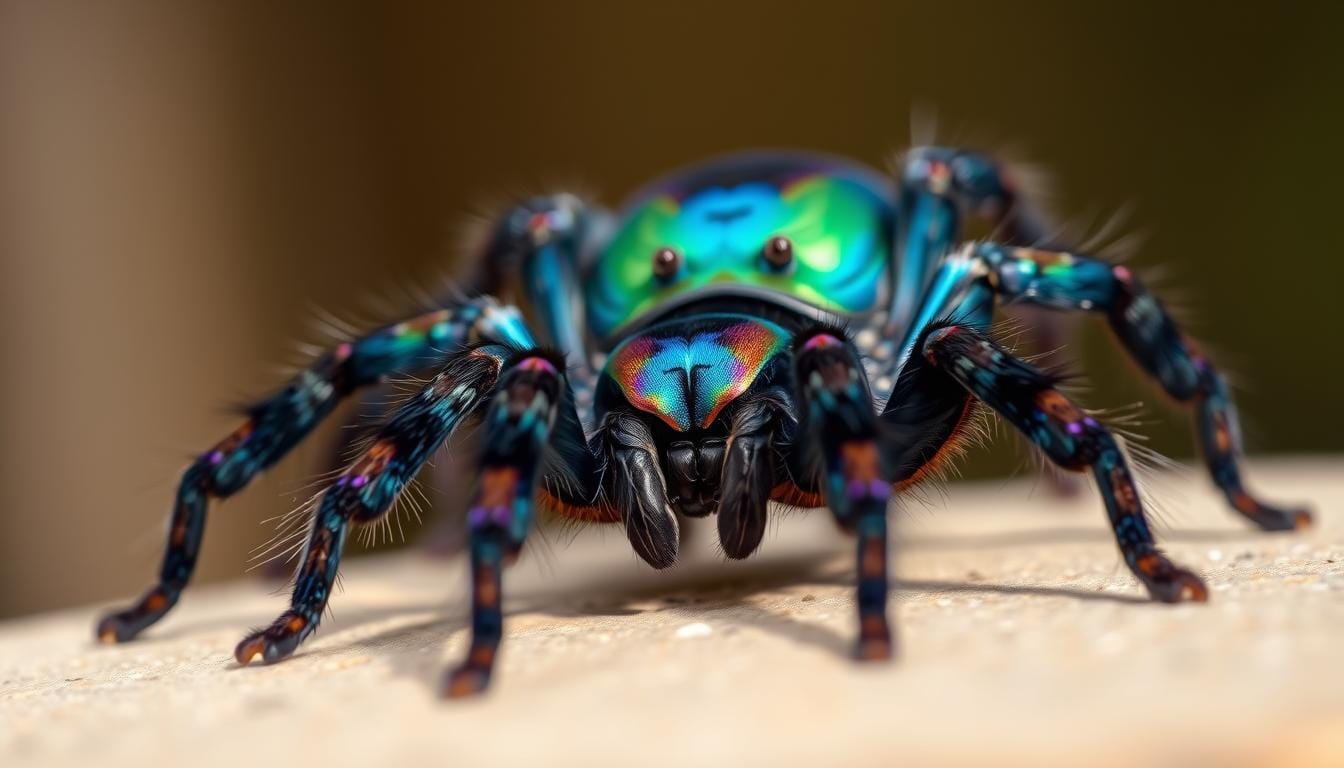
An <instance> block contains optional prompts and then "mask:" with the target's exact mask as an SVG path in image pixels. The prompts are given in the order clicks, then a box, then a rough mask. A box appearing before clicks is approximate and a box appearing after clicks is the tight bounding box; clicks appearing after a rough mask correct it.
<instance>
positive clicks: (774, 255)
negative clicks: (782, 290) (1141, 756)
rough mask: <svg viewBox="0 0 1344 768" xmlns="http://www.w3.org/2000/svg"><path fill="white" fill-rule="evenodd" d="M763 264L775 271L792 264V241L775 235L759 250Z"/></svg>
mask: <svg viewBox="0 0 1344 768" xmlns="http://www.w3.org/2000/svg"><path fill="white" fill-rule="evenodd" d="M761 256H763V257H764V258H765V263H766V264H769V265H770V266H772V267H774V268H775V269H786V268H788V266H789V265H790V264H792V263H793V241H792V240H790V239H789V238H787V237H784V236H783V235H775V236H774V237H772V238H770V239H769V240H766V241H765V247H764V248H762V249H761Z"/></svg>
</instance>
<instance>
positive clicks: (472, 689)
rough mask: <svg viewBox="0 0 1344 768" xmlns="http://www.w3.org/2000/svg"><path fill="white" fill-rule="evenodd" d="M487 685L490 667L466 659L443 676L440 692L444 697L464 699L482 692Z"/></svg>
mask: <svg viewBox="0 0 1344 768" xmlns="http://www.w3.org/2000/svg"><path fill="white" fill-rule="evenodd" d="M489 685H490V667H488V666H482V665H480V664H473V663H471V662H470V661H468V662H467V663H465V664H463V665H461V666H459V667H457V668H456V669H454V670H453V671H452V672H449V673H448V674H447V675H445V676H444V678H443V688H442V689H441V690H440V694H441V695H442V696H443V698H445V699H465V698H467V697H470V696H477V695H479V694H482V693H484V692H485V689H486V688H487V687H489Z"/></svg>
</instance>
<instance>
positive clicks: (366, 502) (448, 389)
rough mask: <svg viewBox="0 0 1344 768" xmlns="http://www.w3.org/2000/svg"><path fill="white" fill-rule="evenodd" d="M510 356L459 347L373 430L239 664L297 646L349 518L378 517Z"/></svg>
mask: <svg viewBox="0 0 1344 768" xmlns="http://www.w3.org/2000/svg"><path fill="white" fill-rule="evenodd" d="M509 354H510V352H509V350H508V349H507V348H505V347H503V346H499V345H491V346H484V347H478V348H475V349H471V350H467V351H464V352H462V353H459V354H458V355H457V356H456V357H454V358H453V359H452V360H451V361H450V362H449V363H448V364H447V366H446V367H445V368H444V370H443V371H442V372H441V373H439V374H438V375H437V376H435V377H434V378H433V379H431V380H430V382H429V384H428V385H426V386H425V388H424V389H423V390H421V391H420V393H419V394H418V395H416V396H415V397H413V398H412V399H411V400H409V401H407V402H406V403H405V404H404V405H402V406H401V407H400V408H399V409H398V410H397V412H396V413H395V414H394V415H393V416H392V418H391V419H390V420H389V421H388V422H387V423H386V424H385V425H384V426H383V427H382V428H380V429H379V430H378V432H377V434H375V435H374V437H373V441H372V443H371V444H370V445H369V447H368V449H367V450H365V452H364V453H363V454H362V455H361V456H360V457H359V458H358V459H356V460H355V462H354V463H353V464H351V465H350V466H349V467H348V468H347V469H346V470H345V471H344V472H342V473H341V475H340V476H339V477H337V478H336V480H335V482H333V483H332V485H331V487H330V488H328V489H327V490H326V491H325V492H324V493H323V494H322V497H321V500H320V501H319V502H318V507H317V514H316V515H315V517H314V518H313V526H312V531H311V533H310V534H309V539H308V544H307V546H306V548H305V549H304V552H303V555H302V560H301V562H302V566H301V567H300V569H299V573H298V576H297V577H296V580H295V582H294V592H293V596H292V598H291V600H290V608H289V610H287V611H285V612H284V613H282V614H280V616H279V617H278V618H277V619H276V620H275V621H274V622H273V623H272V624H271V626H269V627H267V628H266V629H264V630H260V631H257V632H253V633H252V634H250V635H248V636H247V637H246V638H244V639H243V641H242V642H240V643H239V644H238V647H237V649H236V650H235V651H234V656H235V657H236V658H237V659H238V663H239V664H247V663H248V662H250V661H252V660H253V659H255V658H258V657H260V658H261V660H262V661H264V662H267V663H269V662H273V661H278V660H280V659H282V658H284V657H286V656H288V655H289V654H291V653H293V652H294V649H295V648H297V647H298V645H299V643H300V642H302V641H303V639H304V638H306V637H307V636H308V635H310V634H312V632H313V630H315V629H317V625H318V623H319V622H320V621H321V620H322V612H323V610H325V608H326V605H327V599H328V598H329V597H330V596H331V587H332V584H334V583H335V580H336V570H337V567H338V566H339V564H340V559H341V551H342V548H343V547H344V545H345V539H346V536H347V534H348V533H349V529H350V525H351V523H359V522H366V521H370V520H375V519H377V518H379V517H381V516H382V515H383V514H385V513H386V512H387V510H388V509H390V508H391V506H392V502H393V501H394V500H395V499H396V497H397V494H399V493H400V492H401V490H402V488H404V487H405V486H406V484H407V483H408V482H410V480H411V479H412V478H413V477H415V475H416V473H417V472H418V471H419V470H420V467H421V466H422V465H423V464H424V462H425V460H426V459H427V458H428V457H429V455H430V453H432V452H433V451H434V450H435V449H436V448H438V446H440V445H442V444H443V443H444V441H446V440H447V439H448V437H449V436H450V435H451V434H452V431H453V429H455V428H456V427H457V425H458V424H460V423H461V421H462V419H464V418H465V417H466V416H468V415H470V414H471V413H472V412H473V411H474V410H475V409H476V407H477V406H478V405H479V404H480V403H481V401H482V400H483V399H484V398H485V396H486V395H487V394H488V393H489V392H490V390H491V389H492V388H493V387H494V384H495V381H496V379H497V377H498V376H499V371H500V368H501V367H502V366H503V364H504V361H505V360H506V359H507V358H508V355H509Z"/></svg>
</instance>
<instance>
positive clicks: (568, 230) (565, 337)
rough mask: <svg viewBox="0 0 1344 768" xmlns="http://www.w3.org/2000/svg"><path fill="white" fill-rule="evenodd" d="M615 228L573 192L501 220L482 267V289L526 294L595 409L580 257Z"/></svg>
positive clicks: (583, 400) (536, 201)
mask: <svg viewBox="0 0 1344 768" xmlns="http://www.w3.org/2000/svg"><path fill="white" fill-rule="evenodd" d="M611 229H612V222H611V214H610V213H608V212H607V211H605V210H603V209H602V208H600V207H597V206H594V205H590V204H588V203H587V202H585V201H584V200H582V199H580V198H579V197H577V196H575V195H572V194H565V193H561V194H554V195H547V196H543V197H536V198H532V199H530V200H527V201H525V202H523V203H522V204H520V205H518V206H517V207H515V208H513V209H512V210H511V211H509V212H508V213H507V214H505V215H504V216H503V217H501V218H500V221H499V224H498V226H497V227H496V228H495V230H494V232H493V234H492V236H491V239H490V242H489V243H488V245H487V247H486V251H485V258H484V259H483V261H482V268H483V274H482V275H481V280H482V285H483V286H484V287H485V289H486V291H487V292H488V293H492V294H495V295H502V296H507V295H508V292H510V291H512V290H514V289H517V288H521V290H522V293H523V295H524V296H525V297H526V298H527V301H528V302H529V303H530V304H531V305H532V307H533V308H534V309H535V310H536V314H537V316H538V319H539V321H540V322H539V324H538V331H539V332H540V334H541V336H542V341H543V342H544V343H549V344H550V345H552V346H554V347H555V348H556V349H558V350H560V352H562V353H563V354H564V355H565V357H566V359H567V360H568V361H569V363H570V369H569V371H568V379H569V383H570V385H571V386H572V387H573V388H574V390H575V392H576V394H577V395H578V397H579V400H580V405H581V406H583V407H586V406H588V405H589V404H590V403H591V401H590V395H591V389H592V385H593V383H594V382H595V381H596V379H597V371H596V370H594V368H593V361H592V358H591V352H592V350H591V349H589V345H588V341H587V326H586V318H585V314H584V302H583V287H582V284H581V277H580V275H581V273H582V271H583V264H581V263H580V261H581V259H582V258H583V257H584V255H585V254H586V253H589V252H591V251H592V250H594V246H595V245H596V244H598V243H601V242H602V241H603V240H605V239H606V238H607V237H608V236H609V235H610V231H611Z"/></svg>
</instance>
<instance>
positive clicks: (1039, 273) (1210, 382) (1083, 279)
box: [973, 243, 1311, 531]
mask: <svg viewBox="0 0 1344 768" xmlns="http://www.w3.org/2000/svg"><path fill="white" fill-rule="evenodd" d="M973 247H974V248H975V251H976V254H977V255H978V256H979V257H980V258H981V259H982V260H983V261H984V262H985V263H986V264H987V265H989V267H990V269H991V270H992V272H991V280H992V282H993V284H994V286H995V289H996V290H997V291H998V292H999V293H1000V295H1002V296H1004V297H1006V298H1009V299H1020V300H1022V301H1026V302H1029V303H1032V304H1037V305H1041V306H1045V307H1050V308H1054V309H1082V310H1092V311H1096V312H1101V313H1104V314H1105V316H1106V319H1107V321H1108V322H1109V323H1110V326H1111V330H1112V331H1113V332H1114V333H1115V335H1116V337H1117V338H1118V339H1119V340H1120V343H1121V344H1122V345H1123V346H1124V347H1125V349H1126V351H1128V352H1129V354H1130V356H1131V357H1132V358H1133V359H1134V360H1135V362H1137V363H1138V364H1139V365H1140V366H1142V367H1143V369H1144V370H1145V371H1147V372H1148V374H1149V375H1151V376H1152V377H1153V378H1155V379H1157V380H1158V382H1159V383H1160V384H1161V385H1162V388H1163V389H1164V390H1166V392H1167V394H1169V395H1171V397H1173V398H1175V399H1176V400H1179V401H1181V402H1183V403H1189V404H1191V405H1193V406H1194V408H1195V411H1196V414H1197V415H1196V431H1197V434H1198V437H1199V444H1200V449H1201V452H1202V453H1203V455H1204V462H1205V465H1206V466H1207V468H1208V471H1209V474H1210V476H1211V477H1212V478H1213V482H1214V484H1215V485H1217V486H1218V488H1219V489H1220V490H1221V491H1222V492H1223V494H1224V495H1225V496H1226V497H1227V500H1228V502H1229V503H1230V504H1231V505H1232V506H1233V508H1235V509H1236V510H1237V511H1238V512H1240V513H1241V514H1242V515H1244V516H1245V517H1246V518H1247V519H1249V520H1250V521H1251V522H1253V523H1255V524H1256V525H1257V526H1259V527H1260V528H1262V529H1264V530H1267V531H1283V530H1293V529H1295V528H1302V527H1305V526H1307V525H1309V524H1310V523H1311V513H1310V512H1308V511H1307V510H1305V509H1302V508H1284V507H1279V506H1276V505H1273V504H1269V503H1266V502H1264V501H1261V500H1259V499H1257V498H1256V497H1255V496H1253V495H1251V493H1250V492H1249V491H1248V490H1247V489H1246V486H1245V483H1244V482H1243V480H1242V477H1241V469H1240V467H1239V463H1238V456H1239V454H1240V452H1241V447H1240V442H1241V439H1240V435H1239V431H1238V429H1237V416H1236V409H1235V407H1234V406H1233V404H1232V398H1231V396H1230V395H1229V394H1228V391H1227V383H1226V382H1225V381H1224V380H1223V377H1222V376H1221V375H1220V374H1219V373H1218V371H1217V369H1215V368H1214V366H1213V363H1211V362H1210V361H1209V359H1208V358H1207V357H1205V356H1204V355H1203V354H1202V353H1201V352H1200V351H1199V349H1198V348H1197V347H1196V346H1195V345H1194V343H1193V342H1191V341H1190V339H1188V338H1186V337H1185V335H1184V334H1182V333H1181V331H1180V329H1179V328H1178V327H1177V326H1176V323H1175V321H1173V320H1172V319H1171V316H1170V315H1168V314H1167V312H1166V310H1165V309H1164V308H1163V307H1162V303H1161V302H1160V301H1158V299H1157V297H1156V296H1154V295H1153V294H1151V293H1149V292H1148V291H1147V289H1145V288H1144V287H1143V285H1142V284H1141V283H1140V282H1139V280H1138V278H1137V277H1135V276H1134V274H1133V273H1132V272H1130V270H1129V269H1128V268H1126V267H1123V266H1117V265H1112V264H1108V263H1106V262H1104V261H1098V260H1096V259H1091V258H1087V257H1084V256H1078V255H1074V254H1070V253H1063V252H1057V251H1040V250H1033V249H1029V248H1012V247H1008V246H1002V245H995V244H992V243H981V244H978V245H976V246H973Z"/></svg>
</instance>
